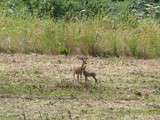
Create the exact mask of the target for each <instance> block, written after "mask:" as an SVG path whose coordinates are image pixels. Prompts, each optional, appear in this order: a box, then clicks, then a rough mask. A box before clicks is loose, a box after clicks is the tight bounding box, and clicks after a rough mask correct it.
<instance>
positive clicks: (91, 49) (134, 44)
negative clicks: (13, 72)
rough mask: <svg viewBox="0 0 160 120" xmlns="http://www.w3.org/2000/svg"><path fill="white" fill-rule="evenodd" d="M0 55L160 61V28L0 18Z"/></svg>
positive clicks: (144, 23)
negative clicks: (70, 56)
mask: <svg viewBox="0 0 160 120" xmlns="http://www.w3.org/2000/svg"><path fill="white" fill-rule="evenodd" d="M0 28H1V29H0V52H7V53H16V52H18V53H32V52H34V53H42V54H75V53H81V54H86V55H93V56H104V57H106V56H134V57H143V58H153V57H160V24H159V23H157V22H156V21H154V20H152V19H145V20H141V21H137V20H136V19H135V18H134V17H133V16H128V18H127V20H126V21H125V22H124V21H122V20H121V21H119V20H116V19H115V18H111V17H106V18H103V19H98V18H95V19H92V20H91V19H89V20H87V21H82V20H78V21H74V22H72V21H70V22H65V21H63V20H59V21H56V22H54V21H53V20H50V19H43V20H40V19H38V18H28V19H20V18H15V17H13V18H12V17H3V16H1V17H0Z"/></svg>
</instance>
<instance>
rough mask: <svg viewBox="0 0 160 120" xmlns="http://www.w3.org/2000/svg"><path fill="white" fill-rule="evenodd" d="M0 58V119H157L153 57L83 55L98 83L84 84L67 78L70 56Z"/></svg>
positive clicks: (158, 78) (158, 66)
mask: <svg viewBox="0 0 160 120" xmlns="http://www.w3.org/2000/svg"><path fill="white" fill-rule="evenodd" d="M0 57H1V60H0V66H1V67H0V84H1V86H0V119H1V120H91V119H92V120H106V119H107V120H126V119H127V120H158V119H160V104H159V103H160V99H159V98H160V87H159V83H160V74H159V72H160V62H159V59H152V60H142V59H139V60H137V59H134V58H124V57H123V58H122V57H121V58H116V57H115V58H113V57H112V58H105V59H104V58H98V57H97V58H95V57H89V59H88V65H87V70H91V71H94V72H96V73H97V79H98V80H99V81H100V83H99V84H95V83H94V80H92V79H91V78H89V80H90V81H89V88H86V87H85V80H84V77H83V78H82V79H81V80H80V83H77V82H76V83H74V82H73V68H74V67H76V66H79V64H80V61H79V60H78V59H77V57H75V56H50V55H38V54H31V55H26V54H14V55H11V54H1V55H0ZM95 63H96V64H95Z"/></svg>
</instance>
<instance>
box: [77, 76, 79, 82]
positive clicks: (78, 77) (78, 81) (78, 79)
mask: <svg viewBox="0 0 160 120" xmlns="http://www.w3.org/2000/svg"><path fill="white" fill-rule="evenodd" d="M77 80H78V82H79V74H77Z"/></svg>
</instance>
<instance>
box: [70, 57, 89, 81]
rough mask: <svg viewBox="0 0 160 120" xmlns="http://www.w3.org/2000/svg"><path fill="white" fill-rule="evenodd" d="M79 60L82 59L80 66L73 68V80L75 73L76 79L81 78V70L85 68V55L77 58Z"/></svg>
mask: <svg viewBox="0 0 160 120" xmlns="http://www.w3.org/2000/svg"><path fill="white" fill-rule="evenodd" d="M79 59H80V60H82V65H81V66H80V67H77V68H75V69H74V72H73V77H74V80H75V77H76V75H77V80H78V82H79V77H81V78H82V72H83V70H84V69H85V67H86V64H87V62H86V61H87V58H86V57H80V58H79Z"/></svg>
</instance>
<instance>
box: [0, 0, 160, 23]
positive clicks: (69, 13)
mask: <svg viewBox="0 0 160 120" xmlns="http://www.w3.org/2000/svg"><path fill="white" fill-rule="evenodd" d="M1 6H2V7H3V10H4V12H5V13H6V14H7V15H15V16H18V17H26V16H25V15H26V14H28V15H30V16H35V17H40V18H45V17H51V18H54V19H62V18H64V19H67V20H68V19H75V18H78V19H81V18H82V17H83V18H84V17H86V18H88V17H94V16H96V15H102V16H105V15H108V14H109V15H116V16H117V15H122V14H126V13H127V12H129V13H132V14H135V15H137V16H141V17H145V16H152V17H157V18H159V17H160V1H159V0H1Z"/></svg>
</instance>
